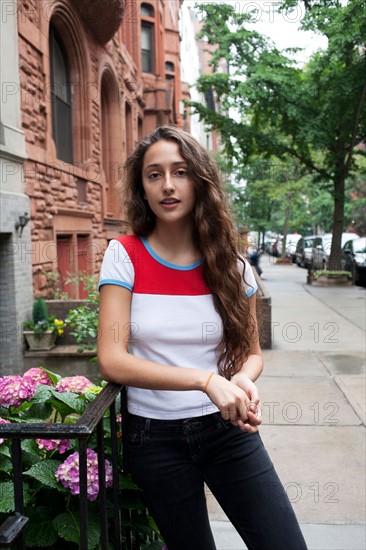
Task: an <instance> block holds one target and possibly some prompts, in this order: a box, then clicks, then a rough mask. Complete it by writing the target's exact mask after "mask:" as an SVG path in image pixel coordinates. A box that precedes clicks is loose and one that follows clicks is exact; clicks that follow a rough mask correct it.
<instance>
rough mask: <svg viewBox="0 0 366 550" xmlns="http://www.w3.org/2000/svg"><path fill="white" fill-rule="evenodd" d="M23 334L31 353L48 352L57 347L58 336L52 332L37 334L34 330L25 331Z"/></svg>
mask: <svg viewBox="0 0 366 550" xmlns="http://www.w3.org/2000/svg"><path fill="white" fill-rule="evenodd" d="M23 334H24V338H25V340H26V342H27V344H28V346H29V349H30V350H31V351H47V350H49V349H52V348H54V347H55V345H56V338H57V334H56V333H55V332H51V331H50V330H47V331H46V332H42V334H35V333H34V332H33V331H32V330H24V331H23Z"/></svg>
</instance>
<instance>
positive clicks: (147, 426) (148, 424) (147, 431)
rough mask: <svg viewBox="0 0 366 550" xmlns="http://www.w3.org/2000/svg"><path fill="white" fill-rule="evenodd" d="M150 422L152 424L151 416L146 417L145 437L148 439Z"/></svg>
mask: <svg viewBox="0 0 366 550" xmlns="http://www.w3.org/2000/svg"><path fill="white" fill-rule="evenodd" d="M150 424H151V418H146V420H145V437H146V438H147V439H150Z"/></svg>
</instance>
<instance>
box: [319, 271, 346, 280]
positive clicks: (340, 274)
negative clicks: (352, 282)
mask: <svg viewBox="0 0 366 550" xmlns="http://www.w3.org/2000/svg"><path fill="white" fill-rule="evenodd" d="M322 275H325V276H326V277H328V278H329V279H344V278H345V277H346V278H347V279H352V273H350V272H349V271H329V270H327V269H321V270H319V271H314V273H313V278H314V279H319V277H321V276H322Z"/></svg>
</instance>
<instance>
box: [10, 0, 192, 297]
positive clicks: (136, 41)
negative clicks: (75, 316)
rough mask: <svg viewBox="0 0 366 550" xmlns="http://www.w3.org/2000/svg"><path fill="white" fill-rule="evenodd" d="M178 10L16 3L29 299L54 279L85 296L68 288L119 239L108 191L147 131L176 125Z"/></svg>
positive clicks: (136, 0)
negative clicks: (30, 280)
mask: <svg viewBox="0 0 366 550" xmlns="http://www.w3.org/2000/svg"><path fill="white" fill-rule="evenodd" d="M181 3H182V0H148V1H146V2H141V1H140V0H77V1H72V0H52V1H50V0H19V1H18V4H17V20H18V21H17V22H18V46H19V78H20V92H21V93H20V109H21V127H22V130H23V132H24V135H25V145H26V155H27V159H26V160H25V162H24V183H25V194H26V195H27V196H28V197H29V198H30V217H31V221H30V224H31V256H32V271H33V286H34V292H35V294H39V293H41V294H43V295H44V296H50V285H51V283H50V277H49V273H50V272H53V273H57V274H58V277H59V281H60V283H59V284H60V286H61V288H62V289H63V290H67V291H68V293H69V295H70V296H71V297H74V298H82V297H84V295H85V294H84V292H85V291H84V289H83V287H82V286H81V285H80V286H78V285H70V284H69V285H66V284H65V280H66V278H67V274H69V273H77V272H83V273H88V274H93V273H97V272H98V271H99V266H100V261H101V257H102V254H103V252H104V250H105V248H106V244H107V241H108V240H109V239H111V238H113V237H115V236H117V235H119V234H120V233H121V231H122V228H121V224H120V219H119V204H118V197H117V194H116V185H117V182H118V179H119V176H120V169H121V166H122V164H123V162H124V160H125V159H126V157H127V155H128V154H129V153H130V152H131V150H132V148H133V146H134V144H135V142H136V141H137V140H138V139H139V138H141V137H142V136H143V135H145V134H146V133H148V132H150V131H151V130H153V129H154V128H155V127H156V126H159V125H161V124H164V123H168V122H172V123H175V124H178V125H180V126H181V125H182V120H181V116H180V114H179V110H180V109H179V106H180V100H181V82H180V60H179V45H180V38H179V29H178V18H179V8H180V5H181ZM52 281H54V276H53V279H52ZM53 284H54V282H53Z"/></svg>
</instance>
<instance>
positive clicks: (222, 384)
mask: <svg viewBox="0 0 366 550" xmlns="http://www.w3.org/2000/svg"><path fill="white" fill-rule="evenodd" d="M206 394H207V395H208V397H209V398H210V399H211V401H212V402H213V403H214V405H216V407H217V408H218V409H219V410H220V413H221V416H222V417H223V418H224V420H230V422H231V423H232V424H233V425H234V426H239V427H240V429H242V430H243V431H248V432H255V431H257V429H258V428H257V425H258V424H259V423H260V420H258V418H257V417H256V415H255V413H254V412H253V411H252V410H251V406H250V405H251V402H250V399H249V397H248V395H247V394H246V392H245V391H244V390H243V389H241V388H239V387H238V386H237V385H236V384H233V383H232V382H230V381H229V380H226V378H224V377H223V376H220V375H218V374H214V375H213V376H212V378H211V380H210V381H209V383H208V385H207V388H206Z"/></svg>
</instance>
